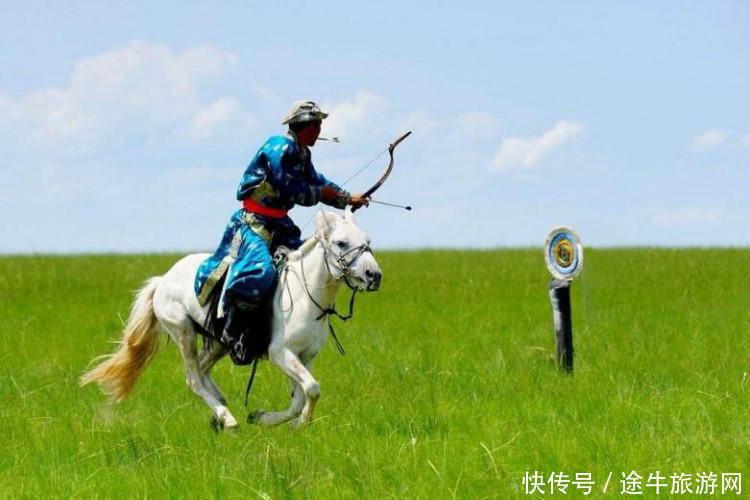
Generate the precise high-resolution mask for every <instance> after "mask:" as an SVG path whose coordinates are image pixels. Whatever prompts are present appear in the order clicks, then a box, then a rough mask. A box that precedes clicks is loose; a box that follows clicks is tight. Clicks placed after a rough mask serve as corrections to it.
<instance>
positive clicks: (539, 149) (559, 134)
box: [492, 121, 583, 171]
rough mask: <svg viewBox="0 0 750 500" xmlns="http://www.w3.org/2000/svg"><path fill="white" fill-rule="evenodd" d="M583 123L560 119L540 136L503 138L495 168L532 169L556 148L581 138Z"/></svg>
mask: <svg viewBox="0 0 750 500" xmlns="http://www.w3.org/2000/svg"><path fill="white" fill-rule="evenodd" d="M582 132H583V123H581V122H569V121H559V122H557V123H556V124H555V126H554V127H552V129H551V130H548V131H547V132H545V133H543V134H542V135H540V136H538V137H509V138H507V139H503V141H502V143H501V144H500V149H498V151H497V153H496V154H495V157H494V158H493V160H492V168H493V170H499V171H509V170H518V169H530V168H532V167H534V166H536V165H537V164H538V163H539V162H540V161H541V160H542V159H543V158H544V157H545V156H547V155H548V154H549V153H550V152H551V151H553V150H554V149H556V148H559V147H561V146H563V145H564V144H566V143H569V142H572V141H574V140H576V139H578V138H580V136H581V133H582Z"/></svg>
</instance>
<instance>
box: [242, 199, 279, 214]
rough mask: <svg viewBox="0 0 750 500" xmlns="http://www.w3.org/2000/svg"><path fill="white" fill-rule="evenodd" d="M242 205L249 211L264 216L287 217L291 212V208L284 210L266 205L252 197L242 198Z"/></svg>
mask: <svg viewBox="0 0 750 500" xmlns="http://www.w3.org/2000/svg"><path fill="white" fill-rule="evenodd" d="M242 207H243V208H244V209H245V210H247V211H248V212H252V213H254V214H258V215H263V216H264V217H273V218H275V219H280V218H282V217H286V214H287V213H288V212H289V210H283V209H281V208H271V207H264V206H263V205H261V204H260V203H258V202H256V201H255V200H252V199H250V198H245V199H244V200H242Z"/></svg>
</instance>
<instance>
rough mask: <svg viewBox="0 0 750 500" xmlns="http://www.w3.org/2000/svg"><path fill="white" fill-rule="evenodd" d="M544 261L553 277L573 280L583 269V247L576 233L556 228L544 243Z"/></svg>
mask: <svg viewBox="0 0 750 500" xmlns="http://www.w3.org/2000/svg"><path fill="white" fill-rule="evenodd" d="M544 260H545V262H547V269H549V272H550V273H552V276H554V277H555V278H558V279H561V280H572V279H573V278H575V277H576V276H578V273H580V272H581V270H582V269H583V246H582V245H581V239H580V238H579V237H578V235H577V234H576V232H575V231H573V230H572V229H570V228H567V227H556V228H555V229H553V230H552V231H550V233H549V235H548V236H547V241H546V242H545V243H544Z"/></svg>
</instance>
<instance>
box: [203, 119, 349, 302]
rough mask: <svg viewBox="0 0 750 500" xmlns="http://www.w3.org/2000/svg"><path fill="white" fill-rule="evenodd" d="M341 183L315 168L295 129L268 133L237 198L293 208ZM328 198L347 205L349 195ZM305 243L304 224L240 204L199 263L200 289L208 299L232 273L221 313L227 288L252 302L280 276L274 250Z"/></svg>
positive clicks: (314, 200)
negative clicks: (216, 243)
mask: <svg viewBox="0 0 750 500" xmlns="http://www.w3.org/2000/svg"><path fill="white" fill-rule="evenodd" d="M323 186H331V187H333V188H335V189H337V190H339V191H343V190H342V189H341V188H340V187H339V186H338V185H336V184H335V183H333V182H331V181H329V180H328V179H326V178H325V176H323V174H320V173H318V172H316V171H315V168H314V167H313V164H312V161H311V158H310V150H309V149H308V148H306V147H304V148H302V147H300V145H299V144H298V143H297V141H296V138H295V137H294V134H293V133H292V132H289V133H288V134H287V135H276V136H273V137H271V138H270V139H268V141H266V143H265V144H264V145H263V146H262V147H261V148H260V149H259V150H258V152H257V153H256V154H255V156H254V157H253V159H252V160H251V161H250V164H249V165H248V167H247V169H246V170H245V173H244V174H243V175H242V180H241V181H240V185H239V188H238V189H237V199H238V200H245V199H247V198H250V199H252V200H253V201H255V202H256V203H258V204H260V205H262V206H264V207H269V208H275V209H282V210H289V209H291V208H292V207H293V206H294V205H295V204H299V205H305V206H311V205H315V204H316V203H318V202H319V201H321V188H322V187H323ZM344 193H345V194H346V196H342V197H339V198H337V199H335V200H334V201H333V202H330V203H329V204H330V205H332V206H335V207H336V208H344V207H345V206H346V201H347V199H348V193H346V192H344ZM301 244H302V240H300V230H299V228H298V227H297V226H296V225H295V224H294V222H293V221H292V219H290V218H289V217H288V216H285V217H280V218H274V217H266V216H263V215H259V214H255V213H251V212H248V211H246V210H245V209H240V210H238V211H236V212H235V213H234V214H233V215H232V217H231V219H230V220H229V224H227V227H226V229H225V230H224V235H223V237H222V239H221V242H220V243H219V247H218V248H217V249H216V251H215V252H214V254H213V255H211V256H210V257H209V258H207V259H206V260H205V261H203V263H201V265H200V266H199V267H198V271H197V273H196V276H195V283H194V288H195V294H196V296H197V297H198V302H199V303H200V304H201V305H205V304H206V303H207V302H208V299H209V295H210V293H211V291H212V290H213V288H214V287H215V285H216V283H218V282H219V280H220V279H221V278H222V276H224V274H225V273H227V278H226V281H225V284H224V290H223V291H222V297H223V298H222V301H221V307H220V311H219V314H220V315H223V313H224V310H225V306H226V304H225V302H226V298H225V296H226V293H227V292H231V294H232V295H233V296H236V297H239V298H240V299H241V300H243V301H246V302H249V303H256V304H257V303H258V302H259V301H261V300H263V299H264V297H265V296H266V294H267V293H268V292H269V291H270V290H271V288H272V287H273V286H274V284H275V281H276V269H275V267H274V264H273V258H272V256H271V252H272V251H273V250H275V249H276V248H277V247H278V246H280V245H284V246H286V247H289V248H292V249H296V248H298V247H299V246H300V245H301Z"/></svg>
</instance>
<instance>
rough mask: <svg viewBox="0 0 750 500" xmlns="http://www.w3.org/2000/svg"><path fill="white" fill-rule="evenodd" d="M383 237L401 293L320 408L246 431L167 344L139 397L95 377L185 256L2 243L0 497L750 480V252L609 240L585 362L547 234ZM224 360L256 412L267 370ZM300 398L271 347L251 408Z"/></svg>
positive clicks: (594, 278) (587, 287) (369, 320)
mask: <svg viewBox="0 0 750 500" xmlns="http://www.w3.org/2000/svg"><path fill="white" fill-rule="evenodd" d="M376 256H377V258H378V259H379V261H380V263H381V266H382V268H383V270H384V276H385V277H384V286H383V289H382V291H380V292H378V293H377V294H372V295H368V296H364V297H361V298H360V299H359V300H358V303H357V314H356V315H355V317H354V319H353V320H352V321H351V322H349V323H347V324H340V323H339V324H338V325H337V331H338V333H339V337H340V338H341V340H342V342H343V343H344V346H345V347H346V348H347V351H348V352H347V355H346V356H344V357H341V356H339V355H338V353H337V352H336V349H335V347H334V346H333V345H332V344H329V345H328V346H327V347H326V349H325V350H324V352H323V354H322V355H321V356H320V358H319V359H318V361H317V363H316V367H315V374H316V376H317V377H318V379H319V381H320V383H321V388H322V398H321V401H320V404H319V405H318V408H317V411H316V420H315V421H314V423H313V424H312V425H311V426H309V427H307V428H304V429H299V430H295V429H292V428H290V427H288V426H281V427H277V428H272V429H266V428H258V427H255V426H249V425H247V424H244V423H243V425H242V426H241V430H240V431H239V432H237V433H231V434H230V433H222V434H215V433H214V432H213V431H212V430H211V427H210V426H209V415H210V412H209V410H208V408H207V407H206V406H205V405H204V404H203V402H202V401H200V400H199V399H198V398H197V397H195V396H194V395H193V394H192V393H190V392H189V390H188V389H187V387H186V385H185V383H184V377H183V373H182V367H181V362H180V360H179V357H178V354H177V352H176V349H175V347H174V345H172V344H166V342H165V346H164V348H163V349H162V351H161V352H160V353H159V355H158V356H157V358H156V359H155V361H154V362H153V364H152V365H151V366H150V368H149V369H148V370H147V371H146V373H145V375H144V376H143V377H142V379H141V380H140V381H139V383H138V385H137V386H136V390H135V392H134V394H133V395H132V396H131V398H130V399H128V400H127V401H125V402H124V403H123V404H120V405H117V406H115V407H111V406H109V405H107V404H106V403H105V400H104V398H103V397H102V395H101V394H100V393H99V392H98V391H97V390H96V389H95V388H93V387H86V388H83V389H81V388H79V387H78V385H77V378H78V376H79V375H80V374H81V372H82V371H84V369H85V368H86V366H87V364H88V363H89V361H90V360H91V359H92V358H93V357H95V356H97V355H100V354H104V353H106V352H109V351H110V350H111V348H112V346H111V344H109V343H108V341H109V340H113V339H116V338H119V334H120V333H119V332H120V328H121V322H122V320H123V319H124V318H125V317H126V316H127V314H128V310H129V306H130V301H131V299H132V293H131V292H132V291H133V290H135V289H136V288H138V287H139V286H140V284H141V282H142V281H143V280H144V279H145V278H147V277H149V276H151V275H156V274H161V273H163V272H164V271H166V269H168V267H169V266H170V265H171V263H172V262H173V261H174V260H176V258H177V257H178V256H174V255H157V256H79V257H41V256H40V257H3V258H0V360H1V361H0V497H3V498H14V497H23V498H38V497H42V496H45V497H53V498H63V497H64V498H134V497H139V498H146V497H149V498H211V497H213V498H257V497H260V498H274V499H275V498H358V497H363V498H520V497H525V496H526V495H525V487H524V485H523V484H522V478H523V477H524V475H525V473H527V472H528V473H533V472H534V471H539V472H542V473H544V474H545V475H546V476H549V474H550V473H552V472H562V473H565V474H568V475H569V476H571V477H572V476H574V475H575V474H576V473H583V472H588V473H591V474H592V477H593V479H594V481H595V486H594V491H593V492H592V495H591V496H592V497H595V498H601V497H613V498H614V497H621V495H620V491H621V484H620V479H622V473H623V472H624V473H625V474H628V473H630V472H631V471H633V470H635V471H636V472H637V473H638V474H639V475H640V476H642V477H643V481H644V484H645V481H646V478H647V477H648V475H649V473H653V472H656V471H657V470H658V471H660V472H661V474H662V475H663V476H667V477H668V476H670V475H671V474H673V473H685V474H692V475H694V477H695V475H696V474H697V473H702V472H714V473H716V474H718V475H719V476H720V475H721V473H730V472H739V473H742V479H743V485H742V486H743V495H744V494H747V493H748V492H750V425H749V424H748V417H750V411H749V409H750V405H749V404H748V397H750V380H748V379H749V378H750V375H748V372H750V338H749V337H748V333H750V250H748V249H701V250H688V249H683V250H668V249H622V250H596V249H594V250H587V255H586V270H585V271H584V274H583V275H582V277H581V278H580V279H579V280H578V281H577V282H576V283H575V284H574V286H573V289H572V298H573V308H574V318H573V324H574V330H575V343H576V354H577V358H576V371H575V375H574V376H572V377H571V376H565V375H562V374H560V373H559V372H558V371H557V370H556V368H555V366H554V363H553V361H552V355H553V353H554V335H553V332H552V326H551V312H550V305H549V300H548V296H547V290H546V285H547V282H548V276H547V274H546V270H545V269H544V265H543V259H542V257H541V253H540V252H539V251H538V250H501V251H470V252H458V251H455V252H453V251H426V252H405V253H401V252H381V253H378V254H377V255H376ZM346 298H347V297H344V296H343V295H342V297H341V299H342V306H345V302H346ZM334 321H335V320H334ZM214 373H215V378H216V379H217V381H218V383H219V385H220V386H221V387H222V388H223V389H224V392H225V393H226V394H227V396H228V397H229V398H230V405H231V408H232V409H233V411H234V412H235V415H237V416H238V418H242V417H244V415H246V413H247V411H246V410H245V409H243V408H242V406H241V404H242V403H241V402H242V395H243V391H244V384H245V382H246V377H247V375H248V369H247V368H239V367H234V366H231V364H230V363H229V362H228V361H223V362H222V363H221V364H220V365H219V366H218V367H217V369H216V370H215V371H214ZM287 398H288V391H287V386H286V383H285V381H284V379H283V377H282V375H281V374H280V373H279V372H278V370H276V369H275V368H274V367H272V366H271V365H269V364H267V363H264V364H262V365H261V367H260V369H259V371H258V376H257V378H256V383H255V386H254V388H253V393H252V394H251V398H250V407H251V409H255V408H258V407H262V408H276V407H278V408H281V407H286V404H287ZM610 473H612V476H611V482H610V484H609V488H608V491H607V492H606V493H602V489H603V487H604V483H605V481H606V480H607V478H608V476H609V474H610ZM644 489H646V488H644ZM695 489H696V485H695V484H693V485H692V490H693V491H695ZM718 490H720V485H719V487H718ZM545 491H546V492H547V495H545V496H544V497H551V496H550V495H549V487H548V486H547V487H546V488H545ZM646 491H647V494H646V496H650V497H654V496H655V495H654V494H653V493H648V491H653V490H648V489H646ZM669 493H670V490H669V488H666V489H662V491H661V494H660V495H659V498H661V497H664V498H668V497H670V494H669ZM719 493H720V491H716V493H715V495H714V496H717V497H718V496H720V495H719ZM536 496H537V497H542V495H538V494H537V495H536ZM561 496H562V497H564V498H567V497H571V498H581V497H582V495H581V491H580V490H576V489H575V487H574V486H570V487H569V488H568V491H567V494H566V495H561V494H560V492H556V494H555V496H554V497H551V498H555V497H561ZM671 496H672V497H675V495H671ZM678 496H679V495H678ZM731 497H732V498H738V496H736V495H734V494H733V495H731Z"/></svg>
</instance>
